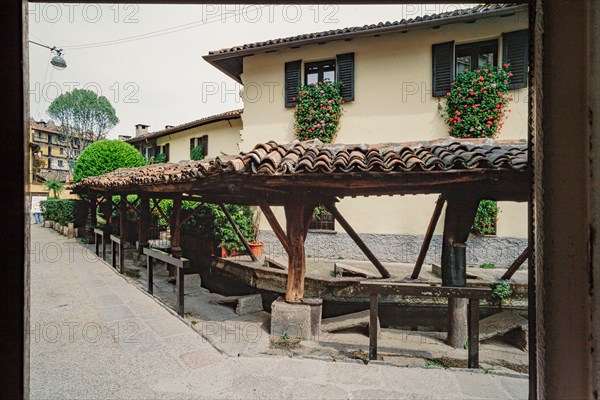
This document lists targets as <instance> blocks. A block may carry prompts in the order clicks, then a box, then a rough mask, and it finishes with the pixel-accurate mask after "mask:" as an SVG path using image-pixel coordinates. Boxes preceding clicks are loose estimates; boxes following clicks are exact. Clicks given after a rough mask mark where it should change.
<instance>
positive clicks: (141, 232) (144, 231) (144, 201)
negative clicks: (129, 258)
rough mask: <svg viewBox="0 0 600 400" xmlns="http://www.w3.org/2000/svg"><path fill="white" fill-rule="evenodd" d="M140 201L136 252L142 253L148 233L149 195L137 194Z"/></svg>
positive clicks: (146, 244)
mask: <svg viewBox="0 0 600 400" xmlns="http://www.w3.org/2000/svg"><path fill="white" fill-rule="evenodd" d="M138 197H139V199H140V203H139V205H138V207H139V208H140V221H139V225H138V246H139V247H138V253H139V254H143V252H144V247H147V246H148V239H149V235H150V197H148V195H147V194H145V193H142V194H141V195H139V196H138Z"/></svg>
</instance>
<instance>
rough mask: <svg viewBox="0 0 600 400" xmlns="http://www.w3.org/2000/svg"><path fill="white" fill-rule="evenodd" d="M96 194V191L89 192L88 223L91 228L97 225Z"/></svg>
mask: <svg viewBox="0 0 600 400" xmlns="http://www.w3.org/2000/svg"><path fill="white" fill-rule="evenodd" d="M97 212H98V195H97V194H96V193H90V225H91V226H92V227H93V228H97V225H98V217H97V215H96V214H97Z"/></svg>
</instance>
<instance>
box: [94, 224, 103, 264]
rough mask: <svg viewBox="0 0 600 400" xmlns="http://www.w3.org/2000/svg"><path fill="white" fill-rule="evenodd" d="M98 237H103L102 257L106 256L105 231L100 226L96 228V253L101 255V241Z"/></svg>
mask: <svg viewBox="0 0 600 400" xmlns="http://www.w3.org/2000/svg"><path fill="white" fill-rule="evenodd" d="M98 237H100V238H102V259H103V260H104V257H105V256H106V242H105V241H104V231H103V230H102V229H99V228H94V243H95V244H96V255H97V256H98V257H100V242H99V241H98Z"/></svg>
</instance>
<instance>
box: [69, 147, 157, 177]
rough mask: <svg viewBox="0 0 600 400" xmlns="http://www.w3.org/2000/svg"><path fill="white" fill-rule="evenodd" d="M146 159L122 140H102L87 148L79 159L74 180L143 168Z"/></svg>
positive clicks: (74, 172) (74, 171)
mask: <svg viewBox="0 0 600 400" xmlns="http://www.w3.org/2000/svg"><path fill="white" fill-rule="evenodd" d="M145 164H146V159H145V158H144V156H142V155H141V154H140V153H139V152H138V151H137V150H136V148H135V147H133V146H132V145H130V144H129V143H125V142H123V141H121V140H100V141H98V142H95V143H92V144H91V145H89V146H88V147H86V148H85V150H83V151H82V152H81V154H80V155H79V157H78V158H77V162H76V163H75V167H74V170H73V180H74V181H75V182H78V181H80V180H82V179H84V178H87V177H88V176H98V175H102V174H105V173H107V172H112V171H114V170H116V169H119V168H131V167H141V166H142V165H145Z"/></svg>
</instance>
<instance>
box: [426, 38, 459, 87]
mask: <svg viewBox="0 0 600 400" xmlns="http://www.w3.org/2000/svg"><path fill="white" fill-rule="evenodd" d="M431 54H432V57H431V58H432V61H433V95H434V96H445V95H446V93H447V92H448V91H449V90H450V84H451V83H452V80H453V79H454V42H446V43H439V44H434V45H433V46H431Z"/></svg>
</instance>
